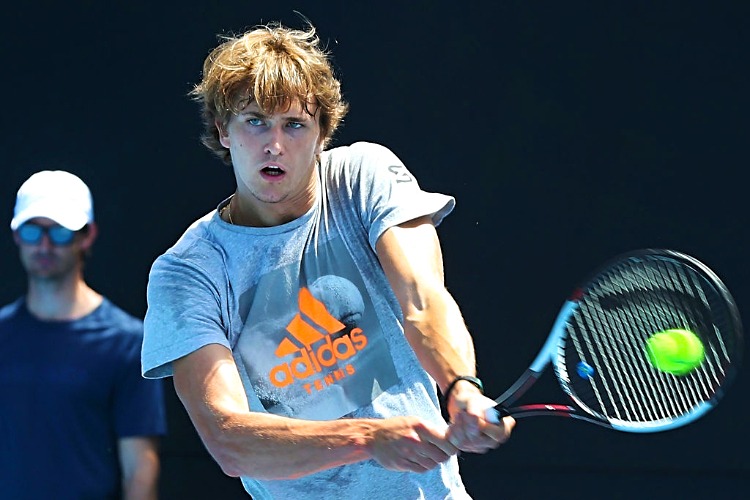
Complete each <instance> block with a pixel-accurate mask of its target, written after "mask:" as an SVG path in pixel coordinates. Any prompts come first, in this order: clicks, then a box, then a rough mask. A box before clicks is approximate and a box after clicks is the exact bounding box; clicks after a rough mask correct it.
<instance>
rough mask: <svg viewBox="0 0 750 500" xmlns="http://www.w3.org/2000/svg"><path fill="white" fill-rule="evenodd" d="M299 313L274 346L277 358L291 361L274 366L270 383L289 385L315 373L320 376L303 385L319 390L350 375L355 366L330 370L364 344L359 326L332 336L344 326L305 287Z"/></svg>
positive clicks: (302, 290) (310, 390)
mask: <svg viewBox="0 0 750 500" xmlns="http://www.w3.org/2000/svg"><path fill="white" fill-rule="evenodd" d="M298 302H299V312H298V313H297V314H296V315H295V316H294V318H293V319H292V321H290V322H289V324H288V325H287V326H286V331H287V332H288V333H289V336H288V337H285V338H284V340H282V341H281V342H280V343H279V345H278V347H277V348H276V351H275V354H276V357H278V358H282V359H285V358H287V357H289V356H292V355H294V358H293V359H291V360H290V361H286V362H283V363H281V364H279V365H276V366H274V367H273V368H272V369H271V371H270V373H269V379H270V382H271V383H272V384H273V385H274V386H276V387H280V388H281V387H288V386H289V385H291V384H293V383H294V382H295V381H305V380H306V379H309V378H310V377H312V376H314V375H323V378H322V380H321V379H316V380H314V381H313V382H312V383H307V384H305V385H304V387H305V389H306V390H307V391H308V393H311V392H312V388H313V387H314V388H316V389H317V390H322V389H323V388H324V387H325V386H328V385H331V384H333V383H335V382H337V381H338V380H341V379H342V378H344V377H346V376H348V375H353V374H354V371H355V370H354V367H353V366H352V365H351V364H346V365H345V366H344V367H343V368H342V367H338V368H336V369H332V368H331V367H333V366H334V365H336V364H337V363H339V362H341V361H346V360H348V359H350V358H352V357H353V356H355V355H356V354H357V353H358V352H359V351H361V350H362V349H364V348H365V347H366V346H367V337H366V336H365V334H364V332H363V331H362V329H361V328H352V330H351V331H350V332H349V333H348V334H347V335H343V336H341V337H338V338H335V339H333V340H332V339H331V335H333V334H334V333H338V332H340V331H341V330H343V329H345V328H346V325H344V324H343V323H342V322H341V321H339V320H338V319H336V318H335V317H334V316H333V315H332V314H331V313H330V312H328V309H326V306H325V304H323V302H321V301H319V300H318V299H316V298H315V297H314V296H313V294H312V293H310V291H309V290H308V289H307V288H302V289H301V290H300V292H299V297H298Z"/></svg>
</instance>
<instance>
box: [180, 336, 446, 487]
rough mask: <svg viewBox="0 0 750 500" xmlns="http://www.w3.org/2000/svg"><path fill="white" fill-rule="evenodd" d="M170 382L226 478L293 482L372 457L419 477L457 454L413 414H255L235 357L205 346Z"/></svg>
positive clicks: (182, 362)
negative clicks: (319, 417)
mask: <svg viewBox="0 0 750 500" xmlns="http://www.w3.org/2000/svg"><path fill="white" fill-rule="evenodd" d="M173 373H174V374H173V378H174V385H175V389H176V391H177V395H178V396H179V398H180V400H181V401H182V404H183V405H184V406H185V409H186V410H187V412H188V415H189V416H190V419H191V420H192V422H193V425H195V428H196V429H197V431H198V434H199V435H200V437H201V439H202V440H203V443H204V444H205V446H206V448H207V449H208V451H209V453H211V455H212V456H213V458H214V459H215V460H216V461H217V463H218V464H219V466H220V467H221V469H222V470H223V471H224V473H225V474H227V475H229V476H249V477H253V478H257V479H290V478H296V477H300V476H305V475H308V474H312V473H314V472H318V471H321V470H324V469H329V468H332V467H337V466H340V465H345V464H350V463H355V462H359V461H362V460H367V459H374V460H376V461H377V462H378V463H380V465H382V466H383V467H385V468H387V469H391V470H397V471H413V472H424V471H426V470H430V469H432V468H434V467H436V466H437V465H438V464H439V463H441V462H444V461H445V460H447V459H448V458H450V456H451V455H454V454H456V453H457V452H458V450H457V449H456V448H455V447H454V446H453V445H451V444H450V443H449V442H448V440H447V439H446V428H438V427H435V426H432V425H430V424H428V423H425V422H422V421H421V420H420V419H418V418H416V417H394V418H387V419H339V420H332V421H310V420H299V419H293V418H288V417H282V416H279V415H272V414H268V413H261V412H254V411H252V410H251V408H250V407H249V405H248V402H247V398H246V396H245V391H244V387H243V385H242V381H241V379H240V376H239V372H238V370H237V366H236V365H235V363H234V359H233V358H232V354H231V352H230V351H229V349H227V348H226V347H224V346H221V345H218V344H209V345H206V346H203V347H201V348H200V349H198V350H196V351H194V352H193V353H191V354H188V355H187V356H185V357H182V358H180V359H178V360H176V361H174V362H173Z"/></svg>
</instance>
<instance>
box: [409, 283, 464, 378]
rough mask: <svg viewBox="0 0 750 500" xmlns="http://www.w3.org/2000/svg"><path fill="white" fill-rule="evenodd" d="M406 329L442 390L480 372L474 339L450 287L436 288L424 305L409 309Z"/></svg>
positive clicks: (423, 361)
mask: <svg viewBox="0 0 750 500" xmlns="http://www.w3.org/2000/svg"><path fill="white" fill-rule="evenodd" d="M404 330H405V334H406V337H407V339H408V340H409V343H410V344H411V346H412V349H414V352H415V353H416V355H417V357H418V359H419V361H420V363H421V364H422V366H423V367H424V369H425V370H427V372H428V373H429V374H430V375H431V376H432V377H433V378H434V379H435V381H436V382H437V384H438V387H439V388H440V390H441V391H444V390H445V389H446V388H447V386H448V384H450V383H451V381H453V379H455V378H456V377H457V376H459V375H475V374H476V357H475V353H474V343H473V341H472V338H471V335H470V334H469V331H468V329H467V328H466V324H465V323H464V320H463V317H462V315H461V312H460V310H459V308H458V305H457V304H456V302H455V300H453V297H452V296H451V295H450V294H449V292H448V291H447V290H444V289H443V290H440V289H436V290H435V291H434V292H433V293H432V294H431V295H430V296H428V297H426V300H425V301H424V305H423V306H422V307H411V308H409V309H407V311H406V312H405V324H404Z"/></svg>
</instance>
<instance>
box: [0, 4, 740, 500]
mask: <svg viewBox="0 0 750 500" xmlns="http://www.w3.org/2000/svg"><path fill="white" fill-rule="evenodd" d="M294 10H299V11H300V12H302V13H303V14H304V15H306V16H307V17H308V18H309V19H310V20H311V21H312V22H313V23H314V24H315V25H316V26H317V28H318V30H319V33H320V35H321V36H322V38H323V39H324V40H325V41H326V43H327V45H328V47H329V49H330V50H331V52H332V53H333V56H334V60H335V64H336V67H337V69H338V72H339V74H340V76H341V77H342V80H343V86H344V92H345V94H346V97H347V99H348V100H349V102H350V103H351V113H350V115H349V116H348V117H347V119H346V122H345V124H344V126H343V128H342V129H341V130H340V132H339V134H338V135H337V137H336V141H335V142H336V143H339V144H343V143H350V142H352V141H356V140H370V141H375V142H381V143H383V144H386V145H388V146H390V147H391V148H392V149H393V150H394V151H395V152H396V153H397V154H398V155H399V156H400V157H401V158H402V159H403V160H404V161H405V162H406V164H407V165H408V166H409V167H410V169H411V170H412V171H413V173H414V174H416V176H417V177H418V179H419V180H420V184H421V185H422V186H423V187H424V188H426V189H429V190H434V191H442V192H447V193H451V194H453V195H455V196H456V198H457V200H458V205H457V208H456V210H455V212H454V213H453V215H451V216H450V217H449V218H448V219H446V221H445V222H444V224H443V225H442V226H441V227H440V234H441V236H442V242H443V247H444V253H445V260H446V279H447V282H448V286H449V288H450V289H451V291H452V292H453V294H454V295H455V296H456V298H457V299H458V301H459V303H460V304H461V305H462V308H463V311H464V315H465V317H466V321H467V323H468V324H469V326H470V328H471V330H472V331H473V333H474V336H475V341H476V345H477V350H478V360H479V365H480V375H481V376H482V377H483V378H484V379H485V381H486V384H487V386H488V388H489V391H490V392H493V393H499V392H501V391H502V390H503V389H504V388H505V386H507V385H508V384H510V383H511V382H512V381H513V380H514V379H515V377H516V376H517V375H518V374H519V373H520V372H521V371H522V370H523V369H525V368H526V366H527V364H528V362H529V361H530V360H531V358H532V357H533V356H534V354H535V353H536V351H537V349H538V348H539V345H540V342H541V341H542V339H543V338H544V336H545V335H546V333H547V331H548V329H549V327H550V325H551V323H552V320H553V319H554V316H555V314H556V313H557V309H558V308H559V306H560V305H561V303H562V301H563V299H564V297H565V296H566V295H567V293H568V292H569V291H570V290H571V287H572V286H573V285H574V284H575V283H576V281H577V280H578V279H580V278H581V277H583V276H584V275H585V274H586V273H587V272H588V271H589V270H591V268H592V267H594V266H596V265H597V264H600V263H601V262H602V261H604V260H606V259H608V258H610V257H611V256H613V255H614V254H617V253H620V252H623V251H627V250H632V249H636V248H643V247H669V248H674V249H677V250H682V251H684V252H687V253H690V254H692V255H694V256H696V257H698V258H699V259H701V260H703V261H704V262H706V263H707V264H708V265H709V266H710V267H712V268H714V269H715V270H716V271H717V273H718V274H719V275H720V276H721V277H722V278H723V279H724V281H725V282H726V284H727V285H728V286H729V288H730V290H732V291H733V292H734V294H735V296H736V299H737V301H738V303H739V304H740V307H741V310H742V315H743V318H746V319H747V318H750V315H749V314H748V310H747V302H748V298H750V284H749V283H748V278H750V275H749V273H748V269H747V266H746V265H745V263H744V257H745V253H746V252H745V247H746V244H747V241H748V237H747V225H748V210H747V208H746V203H745V198H746V196H747V189H746V186H745V183H744V180H745V177H746V176H745V175H744V170H745V169H746V168H747V165H748V162H747V159H748V158H747V154H746V149H745V145H746V144H745V143H746V142H747V138H748V118H747V116H748V97H747V89H748V82H747V77H748V68H747V50H746V49H747V46H748V45H747V44H748V40H747V36H746V32H745V30H746V23H747V20H748V14H749V13H750V12H749V10H750V9H749V8H748V4H747V3H746V2H743V1H741V0H738V1H736V2H729V1H714V2H702V1H648V2H647V1H623V2H614V1H613V2H523V1H503V0H497V1H488V0H482V1H477V2H471V1H468V2H447V1H426V0H414V1H409V2H395V1H392V2H390V1H380V2H356V1H348V0H338V1H328V2H317V3H315V2H302V1H300V2H291V1H277V2H272V3H269V4H268V5H266V4H261V3H260V2H253V1H250V0H244V1H239V0H222V1H220V2H214V1H204V2H199V1H192V2H190V1H188V2H173V1H161V2H158V1H156V2H151V1H149V2H146V1H141V0H131V1H129V2H96V1H83V0H70V1H68V2H51V1H49V2H39V1H33V0H29V1H26V2H23V3H22V5H21V2H14V3H13V4H12V5H10V6H6V7H4V9H3V15H2V20H1V21H0V28H1V29H0V40H2V44H0V45H1V48H0V50H1V51H2V52H0V54H1V56H2V58H1V59H0V61H1V62H2V65H3V72H2V78H1V79H0V85H2V87H1V88H2V95H3V97H4V103H3V104H4V106H3V112H2V115H1V117H2V135H1V137H0V141H1V142H0V144H1V145H2V146H1V147H2V171H3V175H2V179H3V180H2V182H1V183H0V201H1V202H2V205H3V206H4V207H5V208H3V211H4V213H5V216H6V220H7V221H9V220H10V216H11V211H12V205H13V200H14V195H15V191H16V189H17V188H18V186H19V185H20V183H21V182H22V181H23V180H24V179H26V178H27V177H28V176H29V175H30V174H31V173H32V172H34V171H36V170H39V169H50V168H64V169H68V170H70V171H72V172H74V173H76V174H78V175H80V176H81V177H83V178H84V179H85V180H86V181H87V182H88V184H89V186H90V187H91V189H92V191H93V193H94V197H95V207H96V216H97V219H98V222H99V224H100V227H101V236H100V239H99V241H98V243H97V246H96V248H95V253H94V255H93V257H92V259H91V260H90V262H89V264H88V268H87V278H88V280H89V281H90V283H91V284H92V285H93V286H94V287H95V288H96V289H98V290H99V291H101V292H102V293H104V294H106V295H108V296H109V297H110V298H112V299H113V300H114V301H115V302H117V303H119V304H120V305H121V306H122V307H124V308H125V309H127V310H129V311H130V312H132V313H134V314H136V315H142V314H143V313H144V312H145V307H146V304H145V292H144V291H145V285H146V279H147V273H148V269H149V266H150V264H151V262H152V261H153V259H154V258H155V257H156V256H157V255H158V254H160V253H161V252H162V251H164V250H165V249H166V248H167V247H168V246H169V245H170V244H171V243H172V242H173V241H174V240H175V239H176V238H177V237H178V236H179V234H181V232H182V231H183V230H184V228H185V227H186V226H187V225H188V224H189V223H190V222H192V221H193V220H194V219H195V218H197V217H199V216H201V215H203V214H204V213H206V212H207V211H208V210H210V209H211V208H212V207H214V206H215V205H216V204H217V203H218V202H219V201H220V200H221V199H223V198H224V197H225V196H227V195H228V194H229V193H230V192H231V189H232V186H233V179H232V176H231V172H230V170H229V169H228V168H227V167H225V166H223V165H222V164H220V163H219V162H218V161H216V160H214V159H213V157H211V156H210V154H209V153H208V152H206V151H204V149H203V148H202V146H201V145H200V144H199V142H198V139H197V137H198V134H199V132H200V128H201V125H200V122H199V117H198V110H197V106H196V105H195V104H194V103H192V102H190V101H189V100H188V98H187V97H186V93H187V92H188V91H189V90H190V88H191V85H192V84H193V83H195V82H196V81H197V79H198V78H199V73H200V68H201V63H202V60H203V57H204V56H205V55H206V53H207V52H208V50H209V49H210V48H211V47H213V46H214V45H215V43H216V41H217V38H216V35H217V34H219V33H227V32H239V31H242V30H244V29H245V28H247V27H249V26H251V25H253V24H256V23H258V22H266V21H271V20H282V21H285V22H287V23H290V24H293V25H295V26H301V23H300V21H299V18H298V17H297V16H296V15H295V14H294ZM0 252H1V255H2V256H3V257H4V258H3V259H2V260H1V261H0V273H1V274H0V275H1V276H2V286H0V301H1V302H9V301H10V300H12V299H13V298H15V297H16V296H17V295H18V294H20V293H21V292H22V290H23V287H24V285H25V283H24V277H23V274H22V272H21V271H20V269H19V264H18V260H17V257H16V251H15V248H14V246H13V244H12V240H11V238H10V233H9V232H8V233H6V238H2V239H1V240H0ZM749 321H750V320H749ZM29 343H30V348H33V339H29ZM749 379H750V377H749V376H748V375H747V374H746V372H744V373H742V374H741V376H740V377H739V378H738V380H736V382H735V384H734V386H733V387H732V389H731V390H730V392H729V394H728V396H727V398H726V399H725V400H724V402H723V403H722V405H720V406H719V407H718V408H717V409H716V410H714V411H712V412H711V413H710V414H709V415H707V416H706V417H705V418H704V419H702V420H700V421H698V422H696V423H695V424H693V425H691V426H688V427H686V428H682V429H678V430H674V431H670V432H667V433H663V434H651V435H631V434H623V433H617V432H613V431H607V430H604V429H599V428H594V427H592V426H588V425H586V424H582V423H578V422H571V421H557V420H556V419H549V420H546V419H532V420H528V421H523V422H520V423H519V425H518V427H517V429H516V431H515V433H514V436H513V439H512V440H511V441H510V442H509V443H508V444H507V445H506V446H504V447H502V448H501V449H499V450H496V451H494V452H492V453H490V454H488V455H484V456H469V455H466V456H464V457H462V458H461V461H462V464H463V475H464V478H465V481H466V483H467V485H468V488H469V490H470V492H471V493H472V494H473V495H474V496H475V497H476V498H477V499H484V498H497V497H506V498H521V497H526V498H542V497H545V496H548V495H550V494H555V495H556V496H557V497H558V498H577V497H580V496H581V495H582V494H584V493H581V490H580V489H581V488H585V489H584V491H588V493H586V494H587V495H589V496H590V495H592V494H593V495H594V496H595V497H597V498H598V497H609V498H630V497H635V496H637V497H639V498H664V497H667V498H676V497H678V496H680V495H686V496H687V495H689V496H691V497H696V496H706V495H709V494H710V495H713V496H714V497H715V498H729V497H733V496H734V495H735V492H737V491H738V490H739V489H740V488H742V487H747V486H748V479H747V478H748V474H750V459H749V458H748V457H747V455H746V454H745V449H746V447H747V445H748V442H749V441H750V440H748V431H747V426H746V425H745V418H744V413H745V412H746V411H747V410H748V403H747V402H746V399H745V396H746V394H747V391H748V380H749ZM548 382H549V383H547V384H545V383H544V382H543V381H540V383H539V387H535V389H534V392H535V394H536V395H537V396H538V397H544V396H545V395H547V394H549V395H550V397H551V396H553V395H555V394H556V391H555V390H554V388H553V385H552V384H553V382H552V381H551V380H549V379H548ZM168 387H169V389H170V390H169V415H170V430H171V432H170V435H169V437H168V438H167V439H166V441H165V443H164V447H163V460H164V470H163V477H162V485H161V488H162V493H163V498H166V499H173V498H188V499H194V498H195V499H200V498H243V497H244V495H243V494H242V490H241V487H240V485H239V481H238V480H236V479H229V478H226V477H224V476H223V475H222V474H221V472H220V471H219V469H218V467H217V466H216V465H215V464H214V463H213V462H212V461H211V459H210V458H209V457H208V456H207V454H206V453H205V451H204V449H203V447H202V445H201V443H200V442H199V441H198V439H197V437H196V435H195V433H194V431H193V430H192V427H191V426H190V423H189V421H188V419H187V417H186V415H185V413H184V411H183V409H182V407H181V406H180V405H179V402H178V401H177V400H176V398H175V396H174V394H173V392H172V390H171V383H170V384H169V385H168ZM3 404H7V402H4V403H3ZM553 420H554V421H553ZM523 492H527V493H526V494H524V493H523ZM0 496H1V492H0Z"/></svg>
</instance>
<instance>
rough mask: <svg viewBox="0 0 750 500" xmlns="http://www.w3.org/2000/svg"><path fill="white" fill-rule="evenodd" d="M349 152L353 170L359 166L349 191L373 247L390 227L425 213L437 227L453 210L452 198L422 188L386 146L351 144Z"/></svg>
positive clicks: (453, 200)
mask: <svg viewBox="0 0 750 500" xmlns="http://www.w3.org/2000/svg"><path fill="white" fill-rule="evenodd" d="M351 152H352V164H353V166H354V167H355V170H356V168H357V167H359V177H358V181H359V182H358V185H356V186H355V187H354V188H353V190H352V191H353V194H354V196H355V197H356V198H357V202H358V204H359V207H360V214H361V217H362V223H363V224H364V226H365V227H366V228H367V231H368V239H369V242H370V246H372V248H373V249H374V248H375V244H376V243H377V241H378V238H380V236H381V235H382V234H383V233H384V232H385V230H386V229H388V228H390V227H392V226H396V225H398V224H402V223H404V222H407V221H410V220H413V219H417V218H419V217H423V216H425V215H431V216H432V221H433V223H434V224H435V225H436V226H437V225H439V224H440V223H441V222H442V220H443V219H444V218H445V216H447V215H448V214H450V213H451V212H452V211H453V208H454V207H455V204H456V201H455V199H454V198H453V197H452V196H449V195H446V194H442V193H433V192H429V191H424V190H422V188H421V187H420V186H419V183H418V182H417V179H416V178H415V177H414V176H413V175H412V173H411V172H410V171H409V169H408V168H407V167H406V166H405V165H404V163H403V162H402V161H401V159H399V158H398V156H396V155H395V154H394V153H393V152H392V151H391V150H390V149H388V148H386V147H384V146H381V145H378V144H372V143H363V142H360V143H355V144H353V145H352V146H351Z"/></svg>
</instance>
